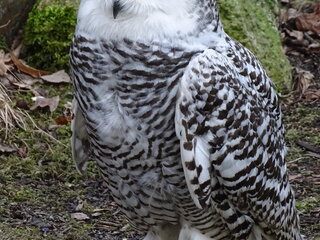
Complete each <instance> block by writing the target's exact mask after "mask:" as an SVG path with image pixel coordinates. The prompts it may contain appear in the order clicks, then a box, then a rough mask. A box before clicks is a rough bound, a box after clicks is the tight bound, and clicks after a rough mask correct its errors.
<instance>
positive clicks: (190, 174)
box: [70, 1, 302, 240]
mask: <svg viewBox="0 0 320 240" xmlns="http://www.w3.org/2000/svg"><path fill="white" fill-rule="evenodd" d="M200 3H201V4H199V6H200V7H198V8H195V9H194V11H195V13H197V14H199V16H200V17H199V19H206V21H199V24H200V23H201V25H199V31H198V32H194V33H193V34H189V35H187V36H186V35H184V34H180V35H179V34H178V35H177V37H176V38H172V37H170V38H169V37H168V38H166V37H159V39H154V40H152V41H150V40H148V39H147V40H142V39H138V40H137V39H134V40H132V39H129V38H123V39H117V40H112V39H111V40H110V39H105V38H103V37H96V36H93V35H92V34H90V32H87V31H81V30H79V29H78V30H77V32H76V34H75V37H74V41H73V45H72V47H71V52H70V53H71V54H70V55H71V58H70V63H71V66H72V69H71V74H72V78H73V83H74V89H75V101H76V102H77V104H78V105H79V108H78V109H77V110H78V111H81V112H82V115H83V117H84V122H85V125H84V126H83V129H86V131H87V134H81V136H88V140H87V141H85V142H89V145H90V154H91V157H92V158H93V159H94V160H95V161H96V162H97V165H98V166H99V168H100V170H101V173H102V175H103V177H104V179H105V182H106V184H107V187H108V189H109V190H110V193H111V195H112V196H113V198H114V200H115V201H116V202H117V203H118V205H119V206H120V208H121V209H122V211H123V213H124V214H125V215H126V216H127V218H128V220H129V221H130V223H131V224H132V225H133V226H134V227H135V228H137V229H138V230H140V231H142V232H146V233H147V232H148V235H147V237H146V238H145V239H146V240H147V239H152V240H154V239H162V240H164V239H166V240H169V239H170V240H171V239H173V240H177V239H178V238H179V240H187V239H190V240H202V239H203V240H204V239H212V240H220V239H252V240H253V239H279V240H300V239H302V238H301V235H300V233H299V218H298V214H297V211H296V209H295V207H294V196H293V192H292V190H291V188H290V184H289V181H288V176H287V172H286V165H285V162H284V157H285V154H286V147H285V143H284V139H283V133H284V130H283V126H282V119H281V111H280V108H279V102H278V98H277V95H276V93H275V91H274V90H273V88H272V86H271V82H270V80H269V78H268V77H267V75H266V73H265V71H264V70H263V68H262V67H261V64H260V63H259V61H258V60H257V59H256V58H255V57H254V56H253V55H252V53H251V52H250V51H248V50H247V49H245V48H244V47H243V46H242V45H241V44H239V43H237V42H235V41H233V40H232V39H231V38H230V37H229V36H228V35H227V34H225V33H224V32H223V30H222V26H221V24H220V22H219V18H218V14H217V11H215V10H214V11H213V10H212V9H215V2H214V1H207V2H206V1H200ZM203 6H204V7H203ZM213 20H214V21H215V24H213V25H212V22H213ZM203 35H208V36H207V37H204V38H202V40H199V41H198V39H200V36H203ZM203 39H205V40H203ZM195 42H196V43H197V44H194V43H195ZM83 129H82V131H83ZM74 131H75V132H76V131H77V129H74ZM73 135H74V136H77V134H73ZM74 142H77V141H74ZM79 142H84V140H83V139H81V141H79ZM87 147H88V146H86V149H87ZM76 162H77V161H76ZM81 164H84V163H83V161H81ZM188 229H191V230H192V229H195V231H196V234H200V235H201V237H202V238H197V237H192V236H195V235H192V234H191V235H192V236H191V235H190V234H189V235H188V234H187V233H186V232H188ZM165 232H167V235H166V234H165ZM171 232H172V233H173V234H169V233H171ZM179 232H180V233H179ZM185 234H187V235H188V236H187V237H184V236H185ZM169 235H170V236H169ZM200 235H199V236H200ZM157 237H158V238H157Z"/></svg>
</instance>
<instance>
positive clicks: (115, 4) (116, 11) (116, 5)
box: [113, 0, 123, 19]
mask: <svg viewBox="0 0 320 240" xmlns="http://www.w3.org/2000/svg"><path fill="white" fill-rule="evenodd" d="M122 8H123V6H122V5H121V4H120V0H115V1H114V2H113V18H114V19H116V18H117V16H118V14H119V12H120V11H121V9H122Z"/></svg>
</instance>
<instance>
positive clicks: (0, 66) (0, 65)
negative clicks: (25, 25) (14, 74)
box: [0, 50, 8, 76]
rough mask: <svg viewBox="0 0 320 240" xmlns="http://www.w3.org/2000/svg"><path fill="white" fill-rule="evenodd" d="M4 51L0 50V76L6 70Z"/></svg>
mask: <svg viewBox="0 0 320 240" xmlns="http://www.w3.org/2000/svg"><path fill="white" fill-rule="evenodd" d="M4 55H5V53H4V51H3V50H0V76H4V75H5V74H6V73H7V71H8V66H7V65H6V64H5V62H4Z"/></svg>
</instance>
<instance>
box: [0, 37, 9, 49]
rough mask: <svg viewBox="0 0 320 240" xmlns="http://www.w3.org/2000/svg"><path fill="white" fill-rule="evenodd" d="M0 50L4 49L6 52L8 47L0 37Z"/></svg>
mask: <svg viewBox="0 0 320 240" xmlns="http://www.w3.org/2000/svg"><path fill="white" fill-rule="evenodd" d="M0 49H4V50H7V49H8V45H7V43H6V39H5V37H4V36H1V35H0Z"/></svg>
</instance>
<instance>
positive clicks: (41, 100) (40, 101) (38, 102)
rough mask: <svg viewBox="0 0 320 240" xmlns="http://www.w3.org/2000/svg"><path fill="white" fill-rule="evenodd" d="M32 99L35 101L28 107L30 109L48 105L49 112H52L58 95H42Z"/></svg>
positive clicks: (56, 103) (56, 105) (58, 98)
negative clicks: (49, 96)
mask: <svg viewBox="0 0 320 240" xmlns="http://www.w3.org/2000/svg"><path fill="white" fill-rule="evenodd" d="M32 100H33V101H35V104H34V105H33V106H32V107H31V108H30V109H31V110H35V109H36V108H38V107H40V108H44V107H49V109H50V112H53V111H54V110H56V108H57V107H58V104H59V101H60V97H59V96H56V97H53V98H45V97H42V96H38V97H33V98H32Z"/></svg>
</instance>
